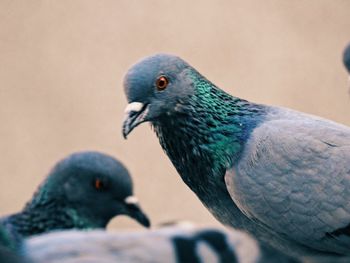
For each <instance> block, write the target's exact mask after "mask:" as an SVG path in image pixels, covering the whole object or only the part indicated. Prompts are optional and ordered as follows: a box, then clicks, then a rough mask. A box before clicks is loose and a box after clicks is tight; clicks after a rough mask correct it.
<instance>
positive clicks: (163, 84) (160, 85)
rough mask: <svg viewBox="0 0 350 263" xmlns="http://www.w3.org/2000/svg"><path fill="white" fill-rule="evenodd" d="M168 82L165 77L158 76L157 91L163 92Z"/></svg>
mask: <svg viewBox="0 0 350 263" xmlns="http://www.w3.org/2000/svg"><path fill="white" fill-rule="evenodd" d="M168 84H169V81H168V79H167V78H166V77H165V76H160V77H159V78H158V79H157V81H156V86H157V90H165V89H166V87H167V86H168Z"/></svg>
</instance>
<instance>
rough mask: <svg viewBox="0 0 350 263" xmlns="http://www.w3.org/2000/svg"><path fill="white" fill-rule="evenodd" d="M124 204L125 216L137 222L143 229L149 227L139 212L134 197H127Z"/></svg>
mask: <svg viewBox="0 0 350 263" xmlns="http://www.w3.org/2000/svg"><path fill="white" fill-rule="evenodd" d="M124 203H125V204H126V209H127V214H128V215H129V216H130V217H131V218H133V219H135V220H136V221H137V222H139V223H140V224H141V225H143V226H144V227H150V226H151V222H150V220H149V219H148V217H147V216H146V214H145V213H144V212H143V211H142V210H141V208H140V205H139V202H138V200H137V198H136V196H133V195H131V196H128V197H127V198H125V200H124Z"/></svg>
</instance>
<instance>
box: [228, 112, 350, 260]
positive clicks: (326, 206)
mask: <svg viewBox="0 0 350 263" xmlns="http://www.w3.org/2000/svg"><path fill="white" fill-rule="evenodd" d="M280 111H282V112H283V113H282V114H280V116H279V117H278V115H279V114H275V115H274V116H271V119H270V120H268V121H266V122H265V123H263V124H262V125H260V126H259V127H258V128H256V129H255V130H254V131H253V133H252V135H251V137H250V139H249V141H248V142H247V143H246V146H245V149H244V151H243V154H242V158H241V159H240V161H239V162H238V163H237V165H235V167H233V168H231V169H230V170H228V171H227V173H226V175H225V180H226V184H227V189H228V191H229V193H230V195H231V197H232V199H233V200H234V201H235V203H236V204H237V205H238V206H239V208H240V209H241V210H242V212H243V213H245V214H246V215H247V216H248V217H251V218H254V219H257V220H258V221H260V222H262V223H264V224H266V225H267V226H269V227H270V228H271V229H273V230H274V231H277V232H279V233H281V234H284V235H287V236H288V237H289V238H291V239H292V240H295V241H297V242H300V243H302V244H304V245H306V246H312V247H314V248H316V249H321V250H325V249H326V251H327V250H329V249H330V250H333V251H334V252H338V253H339V252H342V253H349V252H350V237H349V236H346V235H342V236H337V237H330V236H329V235H328V236H327V233H332V232H333V231H335V230H337V229H339V228H343V227H346V226H347V225H349V223H350V129H349V128H348V127H346V126H343V125H339V124H336V123H334V122H330V121H327V120H323V119H320V118H317V117H313V116H309V115H305V114H299V113H296V112H293V111H290V112H288V111H286V110H285V109H282V110H280Z"/></svg>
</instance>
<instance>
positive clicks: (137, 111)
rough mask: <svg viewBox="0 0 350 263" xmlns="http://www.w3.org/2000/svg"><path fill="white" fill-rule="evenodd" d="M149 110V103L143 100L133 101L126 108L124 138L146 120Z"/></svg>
mask: <svg viewBox="0 0 350 263" xmlns="http://www.w3.org/2000/svg"><path fill="white" fill-rule="evenodd" d="M148 111H149V106H148V104H144V103H141V102H131V103H129V104H128V106H126V108H125V118H124V122H123V136H124V139H126V137H127V136H128V134H129V133H130V132H131V131H132V130H133V129H134V128H135V127H136V126H138V125H139V124H141V123H143V122H145V121H146V117H147V114H148Z"/></svg>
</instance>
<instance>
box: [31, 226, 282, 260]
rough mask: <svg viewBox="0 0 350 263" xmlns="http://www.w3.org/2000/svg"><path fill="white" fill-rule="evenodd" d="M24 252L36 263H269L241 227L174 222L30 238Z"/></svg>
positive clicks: (66, 232) (57, 233) (67, 232)
mask: <svg viewBox="0 0 350 263" xmlns="http://www.w3.org/2000/svg"><path fill="white" fill-rule="evenodd" d="M24 254H25V255H26V257H28V258H29V259H31V260H32V261H33V262H36V263H56V262H57V263H58V262H59V263H68V262H69V263H72V262H75V263H85V262H88V263H95V262H96V263H97V262H98V263H101V262H102V263H110V262H124V263H163V262H169V263H186V262H191V263H215V262H217V263H265V262H266V263H271V262H276V263H277V262H278V261H270V260H269V261H264V260H266V259H264V258H262V257H261V254H260V251H259V247H258V246H257V244H256V242H255V241H254V240H253V239H252V238H251V237H249V236H248V235H247V234H245V233H243V232H239V231H234V232H230V231H227V230H223V229H219V228H211V227H202V228H197V227H188V226H186V227H184V226H171V227H164V228H160V229H155V230H151V231H137V232H136V231H134V232H126V231H124V232H123V231H122V232H118V233H112V232H108V233H107V232H103V231H87V232H78V231H63V232H56V233H54V232H53V233H50V234H47V235H45V234H44V235H39V236H35V237H32V238H30V239H28V240H26V242H25V247H24Z"/></svg>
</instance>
